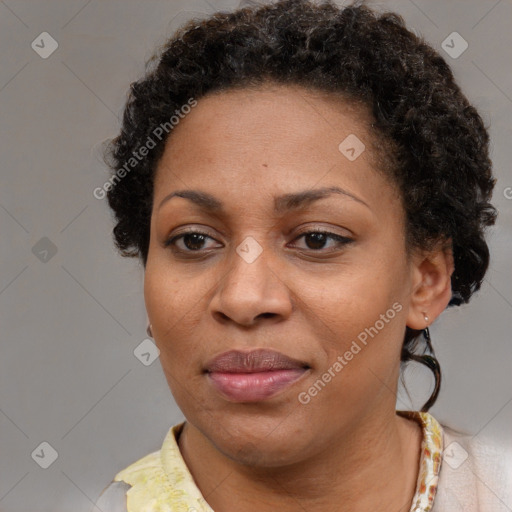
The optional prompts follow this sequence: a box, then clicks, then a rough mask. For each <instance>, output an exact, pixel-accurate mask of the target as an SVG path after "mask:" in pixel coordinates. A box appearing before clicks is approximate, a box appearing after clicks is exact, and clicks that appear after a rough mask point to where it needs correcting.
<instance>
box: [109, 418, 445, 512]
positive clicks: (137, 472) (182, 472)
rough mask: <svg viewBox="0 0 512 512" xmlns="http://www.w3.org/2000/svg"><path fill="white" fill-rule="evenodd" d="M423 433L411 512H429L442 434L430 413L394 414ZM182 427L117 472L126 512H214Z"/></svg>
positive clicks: (433, 492) (181, 425)
mask: <svg viewBox="0 0 512 512" xmlns="http://www.w3.org/2000/svg"><path fill="white" fill-rule="evenodd" d="M397 414H400V415H401V416H404V417H407V418H410V419H412V420H414V421H417V422H418V423H419V424H420V425H421V427H422V430H423V440H422V444H421V456H420V467H419V473H418V481H417V485H416V493H415V496H414V499H413V501H412V506H411V509H410V512H429V511H430V510H431V508H432V505H433V502H434V497H435V495H436V490H437V484H438V479H439V471H440V469H441V460H442V450H443V430H442V427H441V425H440V424H439V423H438V422H437V421H436V419H435V418H434V417H433V416H432V415H430V414H429V413H423V412H417V411H397ZM183 425H184V423H180V424H178V425H175V426H173V427H171V428H170V429H169V431H168V433H167V435H166V437H165V439H164V442H163V444H162V448H161V449H160V450H158V451H156V452H153V453H150V454H148V455H146V456H145V457H143V458H141V459H139V460H138V461H136V462H134V463H133V464H131V465H130V466H128V467H127V468H125V469H123V470H122V471H120V472H119V473H118V474H117V475H116V476H115V478H114V481H115V482H126V483H127V484H129V485H131V487H130V489H128V491H127V492H126V502H127V503H126V505H127V510H128V512H214V511H213V509H212V508H211V507H210V506H209V505H208V503H207V502H206V500H205V499H204V498H203V496H202V494H201V491H200V490H199V488H198V487H197V486H196V484H195V482H194V480H193V477H192V475H191V474H190V472H189V470H188V468H187V466H186V464H185V461H184V460H183V457H182V456H181V452H180V450H179V447H178V443H177V438H178V436H179V434H180V432H181V429H182V428H183Z"/></svg>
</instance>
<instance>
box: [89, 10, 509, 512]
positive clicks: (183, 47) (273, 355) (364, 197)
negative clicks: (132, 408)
mask: <svg viewBox="0 0 512 512" xmlns="http://www.w3.org/2000/svg"><path fill="white" fill-rule="evenodd" d="M154 64H155V65H154V66H153V68H152V69H151V70H148V71H147V74H146V76H145V77H144V78H143V79H141V80H139V81H138V82H136V83H133V84H132V86H131V94H130V97H129V99H128V102H127V105H126V109H125V114H124V119H123V126H122V131H121V133H120V135H119V136H118V137H117V138H116V139H114V140H113V141H112V144H111V146H110V153H109V154H108V159H107V160H108V163H109V166H110V167H111V170H112V171H113V174H112V179H111V183H112V186H111V187H110V190H109V191H108V200H109V204H110V206H111V208H112V209H113V211H114V213H115V216H116V226H115V228H114V236H115V242H116V244H117V247H118V248H119V250H120V251H121V253H122V254H123V255H125V256H135V257H139V258H140V259H141V260H142V262H143V264H144V268H145V281H144V295H145V302H146V308H147V313H148V317H149V322H150V325H149V327H148V329H149V331H148V332H149V334H150V335H151V336H153V337H154V340H155V343H156V344H157V346H158V348H159V350H160V360H161V364H162V367H163V369H164V372H165V375H166V378H167V381H168V384H169V386H170V389H171V391H172V394H173V396H174V398H175V400H176V402H177V404H178V406H179V407H180V409H181V410H182V412H183V414H184V416H185V418H186V421H185V422H184V423H182V424H180V425H176V426H174V427H173V428H171V429H170V430H169V433H168V434H167V436H166V438H165V440H164V442H163V444H162V447H161V449H160V450H158V451H155V452H153V453H151V454H148V455H147V456H146V457H144V458H142V459H140V460H138V461H135V462H134V463H133V464H131V465H130V466H129V467H127V468H125V469H123V470H122V471H120V472H119V473H118V474H117V475H116V476H115V479H114V480H115V481H114V482H112V483H111V485H109V486H108V488H107V489H106V490H105V491H104V493H103V494H102V496H101V497H100V499H99V501H98V503H97V506H98V508H99V509H100V510H104V511H116V512H117V511H126V510H127V511H128V512H140V511H164V510H165V511H193V510H198V511H199V510H201V511H212V510H215V511H216V512H224V511H231V510H242V511H244V512H251V511H258V512H265V511H270V510H272V511H274V510H279V511H285V512H286V511H292V510H293V511H295V510H307V511H309V510H311V511H332V510H337V511H339V510H350V511H351V512H359V511H368V510H374V509H377V508H378V509H379V510H386V511H388V510H389V511H393V512H397V511H404V512H407V511H413V510H414V511H422V512H426V511H429V510H433V511H434V512H445V511H447V512H448V511H449V512H453V511H454V510H463V511H465V512H468V511H492V512H495V511H496V510H501V508H500V507H504V506H507V503H510V502H509V501H507V500H510V499H511V497H510V494H507V493H509V489H510V487H511V484H512V480H511V479H510V478H511V477H510V467H508V468H507V467H506V464H505V460H506V458H505V457H504V456H503V455H502V454H500V456H498V455H497V453H498V452H494V451H492V450H493V449H494V448H493V446H492V445H491V444H490V443H488V442H487V441H486V442H485V443H483V442H482V441H481V440H480V439H478V438H473V437H472V436H470V435H464V434H462V433H458V432H456V431H454V430H452V429H449V428H447V427H445V426H442V425H440V424H439V423H438V422H437V421H436V419H435V418H434V417H433V416H432V415H431V414H429V413H428V410H429V408H430V407H431V406H432V405H433V403H434V402H435V400H436V397H437V395H438V392H439V386H440V378H441V373H440V368H439V364H438V362H437V360H436V358H435V355H434V353H433V350H432V346H431V344H430V338H429V334H428V327H429V326H430V325H431V324H432V322H434V321H435V320H436V318H437V317H438V316H439V315H440V314H441V313H442V312H443V311H444V310H445V309H446V307H448V306H457V305H459V304H462V303H467V302H468V301H469V300H470V297H471V296H472V294H473V293H474V292H475V291H477V290H478V289H479V287H480V284H481V282H482V280H483V277H484V275H485V272H486V270H487V266H488V261H489V251H488V247H487V244H486V242H485V239H484V232H485V228H486V227H487V226H490V225H492V224H493V223H494V221H495V216H496V213H495V210H494V208H493V207H492V205H491V204H490V203H489V200H490V197H491V193H492V189H493V186H494V181H495V180H494V178H493V176H492V173H491V162H490V160H489V156H488V134H487V132H486V130H485V127H484V126H483V123H482V120H481V118H480V116H479V115H478V113H477V112H476V110H475V109H474V108H473V107H472V106H471V105H470V104H469V103H468V101H467V99H466V98H465V96H464V95H463V93H462V92H461V91H460V89H459V87H458V86H457V85H456V83H455V82H454V79H453V76H452V73H451V71H450V69H449V67H448V65H447V64H446V63H445V61H444V60H443V59H442V58H441V57H440V56H439V55H438V54H437V53H436V52H435V51H434V50H433V49H432V48H431V47H429V46H428V45H427V44H426V43H424V42H423V41H422V40H421V39H419V38H418V37H417V36H415V35H414V34H413V33H411V32H409V31H408V30H407V29H406V28H405V27H404V24H403V20H402V19H401V18H400V17H399V16H397V15H394V14H382V15H379V14H377V13H374V12H372V11H371V10H370V9H369V8H367V7H365V6H359V5H352V6H349V7H345V8H339V7H337V6H336V5H335V4H333V3H324V4H321V5H315V4H313V3H310V2H308V1H302V0H300V1H297V0H293V1H292V0H284V1H281V2H277V3H275V4H271V5H267V6H263V7H258V8H252V9H251V8H246V9H242V10H238V11H236V12H233V13H223V14H215V15H213V16H212V17H211V18H210V19H208V20H205V21H202V22H200V23H194V22H190V23H189V24H187V25H186V26H185V27H183V28H182V29H181V30H179V31H178V33H177V34H175V36H174V37H173V38H172V39H170V40H169V41H168V43H167V44H166V45H165V46H164V48H162V52H161V55H160V56H159V58H155V59H154ZM410 360H414V361H418V362H421V363H423V364H425V365H426V366H427V367H428V368H430V369H431V370H432V372H433V373H434V377H435V381H436V385H435V389H434V392H433V394H432V396H431V397H430V399H429V400H428V401H427V403H426V404H425V405H424V407H423V408H422V410H421V411H396V410H395V408H396V392H397V386H398V378H399V376H400V370H401V366H403V365H404V364H405V363H406V362H407V361H410ZM507 471H508V473H507ZM509 506H510V504H509ZM503 510H506V509H505V508H503Z"/></svg>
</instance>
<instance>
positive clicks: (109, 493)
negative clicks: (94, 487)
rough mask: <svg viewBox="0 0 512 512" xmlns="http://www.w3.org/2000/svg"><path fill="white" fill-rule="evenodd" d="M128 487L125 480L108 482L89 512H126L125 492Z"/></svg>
mask: <svg viewBox="0 0 512 512" xmlns="http://www.w3.org/2000/svg"><path fill="white" fill-rule="evenodd" d="M130 487H131V486H130V485H129V484H127V483H126V482H110V484H109V485H107V487H105V489H103V491H102V492H101V494H100V496H99V497H98V499H97V500H96V503H95V504H94V507H93V508H92V509H91V512H128V508H127V504H126V492H127V491H128V489H130Z"/></svg>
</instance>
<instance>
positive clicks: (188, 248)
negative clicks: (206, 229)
mask: <svg viewBox="0 0 512 512" xmlns="http://www.w3.org/2000/svg"><path fill="white" fill-rule="evenodd" d="M207 239H210V240H214V238H212V237H211V236H209V235H207V234H206V233H202V232H200V231H186V232H185V233H180V234H179V235H176V236H173V237H171V238H169V240H167V241H166V242H165V247H169V246H174V247H176V249H177V250H178V251H179V252H199V251H202V250H204V249H205V247H204V244H205V242H206V240H207ZM178 242H181V247H180V244H178Z"/></svg>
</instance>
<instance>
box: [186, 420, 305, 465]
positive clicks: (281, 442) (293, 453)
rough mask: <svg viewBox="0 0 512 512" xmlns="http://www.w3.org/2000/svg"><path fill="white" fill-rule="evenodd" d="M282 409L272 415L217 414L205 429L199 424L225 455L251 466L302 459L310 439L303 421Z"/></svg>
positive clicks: (287, 462) (277, 463) (205, 434)
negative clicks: (305, 436) (280, 412)
mask: <svg viewBox="0 0 512 512" xmlns="http://www.w3.org/2000/svg"><path fill="white" fill-rule="evenodd" d="M293 416H294V415H288V414H286V413H285V411H283V414H282V415H281V414H280V415H278V416H276V415H273V416H272V417H269V416H265V415H264V414H261V413H260V414H259V415H258V414H254V415H250V416H243V417H238V416H234V415H230V414H229V413H224V412H223V413H221V414H218V415H215V420H214V423H212V422H211V418H210V421H208V423H207V425H206V429H205V428H203V427H202V426H201V425H197V423H196V426H197V427H198V428H199V429H200V430H201V432H202V433H203V435H204V436H205V437H206V438H208V440H209V441H210V442H211V443H212V444H213V445H214V446H215V448H216V449H217V450H219V451H220V452H221V453H222V454H223V455H225V456H226V457H228V458H230V459H231V460H233V461H235V462H237V463H239V464H243V465H247V466H252V467H258V466H259V467H262V468H270V467H280V466H285V465H289V464H293V463H296V462H299V461H300V460H301V459H302V458H303V457H304V454H305V451H306V450H307V447H308V446H310V445H311V443H310V442H309V441H308V440H307V439H305V438H304V430H303V429H301V428H300V425H301V421H299V420H298V418H294V417H293Z"/></svg>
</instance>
